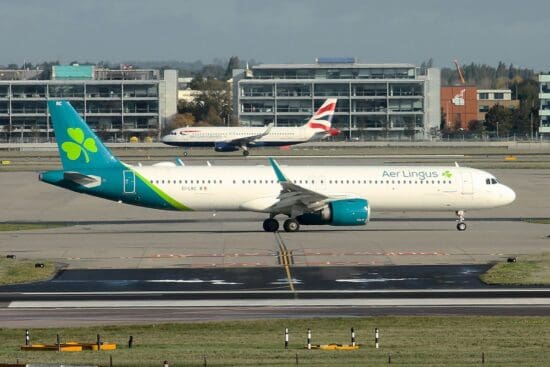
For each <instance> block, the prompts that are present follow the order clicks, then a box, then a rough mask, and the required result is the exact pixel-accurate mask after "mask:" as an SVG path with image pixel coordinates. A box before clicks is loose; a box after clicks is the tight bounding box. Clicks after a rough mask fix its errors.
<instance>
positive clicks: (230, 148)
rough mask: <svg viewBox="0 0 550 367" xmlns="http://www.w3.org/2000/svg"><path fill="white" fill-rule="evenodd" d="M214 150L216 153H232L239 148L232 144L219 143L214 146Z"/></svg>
mask: <svg viewBox="0 0 550 367" xmlns="http://www.w3.org/2000/svg"><path fill="white" fill-rule="evenodd" d="M214 150H215V151H216V152H234V151H236V150H239V147H238V146H235V145H234V144H227V143H223V142H219V143H215V144H214Z"/></svg>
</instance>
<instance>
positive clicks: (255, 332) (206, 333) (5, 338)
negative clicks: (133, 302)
mask: <svg viewBox="0 0 550 367" xmlns="http://www.w3.org/2000/svg"><path fill="white" fill-rule="evenodd" d="M82 312H83V313H84V312H86V310H85V309H84V310H82ZM285 327H288V328H289V330H290V343H289V349H287V350H285V349H284V339H283V337H284V328H285ZM351 327H354V328H355V331H356V333H357V342H358V343H360V344H362V346H361V349H359V350H355V351H321V350H310V351H308V350H305V349H304V345H305V342H306V330H307V328H311V330H312V341H313V344H328V343H346V344H347V343H349V342H350V328H351ZM375 327H377V328H379V329H380V349H375V348H374V328H375ZM548 330H550V317H489V316H476V317H470V316H465V317H404V316H399V317H363V318H325V319H308V320H295V319H290V320H285V319H276V320H262V321H234V322H207V323H182V324H156V325H138V326H105V327H83V328H67V329H61V328H59V329H57V328H56V329H31V330H30V335H31V342H35V343H39V342H42V343H44V342H45V343H49V344H54V343H55V340H56V334H59V335H60V336H61V341H62V342H67V341H79V342H94V341H95V338H96V334H101V337H102V340H104V341H105V342H114V343H117V344H118V349H117V350H116V351H113V352H88V351H85V352H81V353H57V352H22V351H20V350H19V346H20V344H21V343H23V341H24V330H22V329H0V363H13V362H15V361H16V360H17V359H19V361H20V362H22V363H48V364H53V363H55V364H73V365H78V364H80V365H82V364H86V365H103V366H105V365H109V363H108V362H109V357H110V356H112V358H113V366H137V367H140V366H162V361H164V360H167V361H168V362H169V363H170V366H197V367H198V366H203V365H204V363H205V362H204V360H205V359H206V363H207V365H208V366H293V365H296V358H298V365H299V366H386V365H387V364H388V356H391V361H392V364H397V365H400V366H423V367H425V366H447V367H458V366H473V365H478V364H481V356H482V353H484V355H485V363H486V364H488V365H491V366H501V367H502V366H504V367H506V366H510V367H511V366H514V367H518V366H543V365H546V364H547V363H548V361H550V333H549V332H548ZM129 335H132V336H133V339H134V346H133V348H132V349H129V348H128V346H127V342H128V338H129ZM296 356H297V357H296Z"/></svg>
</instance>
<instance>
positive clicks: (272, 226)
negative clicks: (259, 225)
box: [264, 218, 279, 232]
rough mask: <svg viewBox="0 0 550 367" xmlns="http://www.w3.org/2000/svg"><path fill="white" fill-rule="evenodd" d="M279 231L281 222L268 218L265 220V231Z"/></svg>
mask: <svg viewBox="0 0 550 367" xmlns="http://www.w3.org/2000/svg"><path fill="white" fill-rule="evenodd" d="M278 229H279V222H278V221H277V220H276V219H273V218H268V219H266V220H264V231H266V232H277V230H278Z"/></svg>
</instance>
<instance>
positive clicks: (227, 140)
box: [162, 98, 340, 156]
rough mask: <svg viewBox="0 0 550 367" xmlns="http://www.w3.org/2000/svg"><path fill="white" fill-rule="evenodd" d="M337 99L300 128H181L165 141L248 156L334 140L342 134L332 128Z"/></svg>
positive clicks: (329, 102) (166, 137)
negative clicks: (260, 150) (253, 151)
mask: <svg viewBox="0 0 550 367" xmlns="http://www.w3.org/2000/svg"><path fill="white" fill-rule="evenodd" d="M336 102H337V99H336V98H329V99H327V100H326V101H325V103H323V105H322V106H321V107H320V108H319V109H318V110H317V112H316V113H315V115H313V117H311V119H310V120H309V121H308V122H307V123H306V124H305V125H303V126H299V127H273V125H272V124H269V125H268V126H267V127H246V126H241V127H182V128H179V129H175V130H172V131H171V132H170V134H168V135H166V136H164V137H163V138H162V142H163V143H165V144H168V145H174V146H182V147H214V150H215V151H217V152H234V151H236V150H239V149H242V151H243V155H245V156H246V155H248V154H249V151H248V149H249V148H252V147H261V146H284V145H293V144H299V143H305V142H307V141H311V140H319V139H324V138H326V137H328V136H335V135H338V134H339V133H340V130H338V129H334V128H332V127H331V121H332V116H333V115H334V111H335V109H336Z"/></svg>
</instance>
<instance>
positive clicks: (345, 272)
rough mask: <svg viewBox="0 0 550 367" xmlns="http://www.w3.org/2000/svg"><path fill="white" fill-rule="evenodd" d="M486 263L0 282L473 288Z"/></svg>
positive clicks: (27, 288)
mask: <svg viewBox="0 0 550 367" xmlns="http://www.w3.org/2000/svg"><path fill="white" fill-rule="evenodd" d="M489 267H490V265H418V266H379V267H375V266H369V267H366V266H365V267H363V266H338V267H314V266H311V267H293V268H292V269H291V273H290V274H291V278H290V279H289V277H288V276H287V274H286V272H285V269H284V268H282V267H262V268H219V269H215V268H208V269H200V268H188V269H171V268H164V269H101V270H91V269H90V270H86V269H84V270H63V271H61V272H60V273H59V274H58V275H57V276H56V277H55V278H54V279H52V280H49V281H46V282H37V283H31V284H23V285H12V286H4V287H0V296H1V294H2V293H6V292H10V293H11V292H59V293H65V292H121V291H124V292H163V291H166V292H173V291H178V292H186V291H188V292H226V291H233V292H234V291H246V292H255V291H259V292H262V291H279V290H289V289H290V282H292V283H293V286H294V289H295V291H296V292H298V293H299V292H300V291H308V292H311V291H343V290H350V291H353V290H389V289H400V290H417V289H434V290H437V289H474V288H495V287H489V286H487V285H485V284H484V283H482V282H481V281H480V280H479V275H480V274H482V273H484V272H485V271H486V270H487V269H488V268H489Z"/></svg>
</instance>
